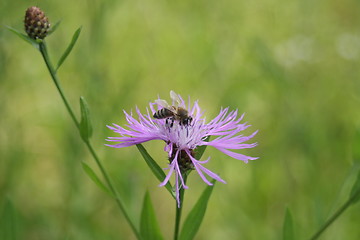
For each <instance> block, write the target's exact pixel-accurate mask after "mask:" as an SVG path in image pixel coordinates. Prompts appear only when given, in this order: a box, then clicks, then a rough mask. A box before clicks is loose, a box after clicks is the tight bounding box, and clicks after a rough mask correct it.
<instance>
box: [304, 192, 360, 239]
mask: <svg viewBox="0 0 360 240" xmlns="http://www.w3.org/2000/svg"><path fill="white" fill-rule="evenodd" d="M359 194H360V189H358V191H356V192H355V194H353V195H352V196H351V197H350V198H349V200H347V201H346V202H345V203H344V205H342V206H341V207H340V208H339V209H338V210H337V211H336V212H335V213H334V214H333V215H332V216H331V217H330V218H329V220H327V221H326V223H325V224H324V225H323V226H322V227H321V228H320V229H319V230H318V231H317V232H316V233H315V234H314V235H313V236H312V237H311V238H310V240H315V239H317V238H318V237H319V236H320V235H321V234H322V233H323V232H324V231H325V230H326V229H327V228H328V227H329V226H330V225H331V224H332V223H333V222H334V221H335V220H336V219H337V218H338V217H339V216H340V215H341V214H342V213H343V212H344V211H345V210H346V209H347V208H348V207H350V206H351V204H353V203H354V200H355V199H356V198H357V197H358V196H359Z"/></svg>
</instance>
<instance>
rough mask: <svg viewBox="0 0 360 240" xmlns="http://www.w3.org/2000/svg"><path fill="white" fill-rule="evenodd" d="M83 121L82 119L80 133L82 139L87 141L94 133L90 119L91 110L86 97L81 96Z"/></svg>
mask: <svg viewBox="0 0 360 240" xmlns="http://www.w3.org/2000/svg"><path fill="white" fill-rule="evenodd" d="M80 108H81V121H80V135H81V137H82V139H83V140H84V141H85V142H87V141H88V140H89V138H90V137H91V135H92V125H91V121H90V111H89V107H88V104H87V102H86V101H85V98H84V97H82V96H81V97H80Z"/></svg>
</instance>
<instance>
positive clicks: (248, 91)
mask: <svg viewBox="0 0 360 240" xmlns="http://www.w3.org/2000/svg"><path fill="white" fill-rule="evenodd" d="M31 2H33V4H35V2H34V1H30V3H25V2H23V1H2V2H1V3H0V22H1V23H2V24H6V25H9V26H12V27H15V28H18V29H22V24H23V15H24V12H25V9H26V8H27V7H29V6H30V5H31ZM39 7H40V8H42V9H43V10H44V11H45V12H46V14H47V15H48V17H49V18H50V21H52V22H53V23H55V22H56V21H57V20H59V19H62V23H61V26H60V27H59V29H58V30H57V32H56V33H55V34H53V35H52V36H50V37H49V38H48V39H47V42H48V46H49V51H50V54H51V57H52V59H53V62H55V60H56V59H58V58H59V57H60V56H61V54H62V51H63V50H64V49H65V47H66V45H67V44H68V42H70V40H71V36H72V34H73V32H74V31H75V30H76V29H77V28H78V27H79V26H80V25H82V26H83V28H82V33H81V36H80V38H79V41H78V43H77V45H76V46H75V48H74V50H73V52H72V53H71V54H70V56H69V58H68V59H67V61H66V62H65V63H64V64H63V66H62V67H61V69H60V70H59V77H60V79H61V80H62V84H63V87H64V89H65V91H66V94H67V96H68V98H69V99H70V101H71V103H72V104H73V106H74V108H76V109H77V110H79V107H78V99H79V96H80V95H83V96H85V97H86V99H87V101H88V103H89V106H90V109H91V114H92V116H93V124H94V136H93V139H92V142H93V144H94V146H95V148H96V149H97V150H98V152H99V155H100V156H101V158H102V159H103V162H104V165H105V166H106V168H107V169H108V171H109V172H110V175H111V177H112V178H113V180H114V182H115V184H116V186H117V189H118V190H119V192H120V194H121V195H122V196H123V198H124V201H125V202H126V204H127V205H128V207H129V208H130V209H131V212H132V214H133V215H134V217H135V218H136V219H137V220H138V218H139V215H140V210H139V206H141V202H142V198H143V195H144V193H145V190H146V189H148V190H149V191H150V194H151V198H152V199H153V202H154V203H155V205H156V206H155V210H156V212H157V215H158V219H159V221H160V223H161V229H162V231H163V232H164V233H165V236H167V237H168V238H169V237H170V236H172V231H173V219H174V205H175V203H174V202H173V201H172V199H171V197H170V196H168V193H167V192H166V190H165V189H164V188H158V187H157V185H158V181H157V180H156V178H155V177H153V176H152V174H151V172H150V171H149V169H147V167H146V164H145V163H144V161H143V160H142V159H141V156H140V154H139V153H138V152H137V149H136V148H135V147H133V148H128V149H110V148H106V147H105V146H104V145H103V144H104V143H105V141H104V139H105V138H106V137H107V136H110V135H111V136H113V133H112V132H110V131H109V130H108V129H107V128H106V127H105V125H106V124H110V123H113V122H114V123H118V124H125V120H124V117H123V114H122V109H125V110H128V111H129V110H130V109H134V108H135V106H139V107H140V108H141V109H143V110H144V109H145V107H146V106H147V103H148V101H151V100H153V99H155V98H156V97H157V96H158V94H159V95H160V96H161V97H163V98H167V97H168V94H169V91H170V90H171V89H173V90H175V91H176V92H178V93H180V94H181V95H182V96H188V95H190V96H191V98H192V99H193V100H195V99H199V100H200V105H201V106H202V108H203V109H205V110H206V114H207V118H208V119H210V118H211V117H214V116H215V114H217V112H218V110H219V108H220V107H221V106H223V107H226V106H230V107H231V108H232V109H235V108H238V109H239V111H240V112H246V116H245V120H246V121H248V122H249V123H251V124H252V125H253V127H252V129H251V130H256V129H259V130H260V132H259V134H258V135H257V137H256V141H257V142H259V146H258V147H256V148H255V149H252V150H249V151H247V152H246V153H247V154H249V155H251V156H259V157H260V159H259V160H256V161H252V162H250V163H249V164H247V165H246V164H243V163H242V162H239V161H236V160H233V159H229V158H227V157H226V156H224V155H223V154H221V153H219V152H217V151H216V150H214V149H211V148H208V149H207V151H206V153H205V157H206V156H211V157H212V161H210V163H209V168H210V169H212V170H213V171H214V172H217V173H219V174H221V176H222V177H223V178H224V179H225V180H226V181H227V182H228V184H226V185H223V184H218V185H217V186H216V188H215V189H214V190H215V191H214V193H213V196H212V199H211V200H210V202H209V208H208V211H207V214H206V216H205V222H204V223H203V225H202V227H201V229H200V232H199V234H198V235H197V238H196V239H222V238H227V239H279V238H280V236H281V234H282V229H281V227H282V223H283V218H284V213H285V207H286V206H289V208H290V210H291V212H292V216H293V220H294V230H295V234H296V235H297V239H304V238H305V239H306V238H307V237H309V236H310V235H311V234H313V233H314V231H315V230H316V229H317V228H318V227H319V226H320V225H321V224H322V222H324V221H325V220H326V218H327V217H328V216H329V214H331V211H334V209H336V208H337V207H338V206H340V205H341V203H342V202H344V201H345V199H346V197H347V196H348V192H349V191H350V188H351V183H352V182H351V181H353V180H354V179H355V178H354V173H353V171H351V170H350V169H351V168H352V166H353V164H354V161H359V158H360V155H359V142H360V140H359V139H360V135H359V129H360V122H359V120H358V119H359V116H360V114H359V107H358V106H359V102H360V95H359V90H360V81H359V74H360V70H359V68H358V66H359V61H360V60H359V58H360V31H359V23H360V15H359V14H358V12H359V10H360V3H359V2H358V1H352V0H345V1H335V0H331V1H281V0H278V1H275V0H267V1H262V2H258V1H257V2H254V1H253V2H245V1H243V2H239V1H234V0H232V1H231V0H230V1H226V2H219V1H201V0H200V1H165V0H160V1H154V0H150V1H141V0H138V1H121V2H117V1H106V2H105V1H104V2H100V1H94V0H87V1H85V0H82V1H79V2H77V3H76V4H74V3H72V2H69V1H61V2H43V3H42V4H41V5H39ZM0 98H1V101H0V112H1V118H0V204H1V206H3V207H2V208H0V209H6V208H4V206H8V205H9V202H8V201H10V202H11V206H12V208H13V209H14V212H15V213H16V221H15V223H16V225H17V226H16V228H15V229H16V231H18V232H17V233H16V236H17V237H18V239H64V238H66V239H134V236H133V235H132V233H131V230H130V228H129V227H128V225H127V223H126V222H125V220H124V218H123V216H122V215H121V214H120V213H119V211H118V210H117V208H116V205H115V203H114V201H113V200H112V199H110V198H109V197H108V196H107V195H106V194H104V193H103V192H102V191H101V190H99V189H98V188H97V187H96V186H95V184H93V182H92V181H91V180H90V179H88V177H87V176H86V174H84V172H83V171H82V169H81V161H87V162H88V163H89V164H90V165H92V164H93V162H92V159H91V158H90V156H89V154H88V152H87V151H86V150H85V149H84V146H83V144H82V143H81V141H80V137H79V136H78V135H77V133H76V131H75V127H74V126H73V123H72V122H71V119H70V117H69V116H68V115H67V113H66V111H65V108H64V106H63V104H62V102H61V100H60V97H59V96H58V94H57V92H56V90H55V87H54V86H53V84H52V82H51V81H50V76H49V74H48V73H47V71H46V68H45V65H44V63H43V62H42V59H41V57H40V54H39V53H38V52H37V51H36V50H35V49H33V48H32V47H31V46H30V45H28V44H27V43H25V42H24V41H22V40H21V39H19V38H17V37H16V36H15V35H13V34H12V33H10V32H9V31H7V30H6V29H5V28H4V27H1V29H0ZM78 113H79V111H78ZM145 147H147V149H148V151H149V152H150V153H151V154H152V155H153V157H154V158H155V159H158V161H159V162H160V163H161V162H162V166H164V167H165V166H166V160H165V154H164V153H163V151H162V148H163V144H162V143H160V142H159V143H156V142H155V143H148V144H145ZM242 152H244V151H242ZM92 166H94V165H92ZM94 169H96V168H95V166H94ZM345 180H346V181H345ZM344 181H345V184H344ZM189 185H190V189H189V191H188V192H187V193H186V196H185V198H186V204H188V206H189V209H190V205H191V204H194V203H195V202H196V200H197V198H198V196H199V195H200V193H201V191H202V189H203V188H204V187H205V184H204V183H203V182H202V181H200V179H199V178H198V177H197V176H195V174H194V175H193V176H190V177H189ZM8 199H9V200H8ZM156 203H158V204H156ZM189 209H186V207H185V213H186V212H187V211H188V210H189ZM2 212H3V213H7V212H8V211H5V210H3V211H2ZM358 212H359V204H358V205H355V206H353V207H352V208H351V209H350V210H349V211H347V212H345V214H344V215H343V216H341V218H340V219H338V221H337V222H336V223H335V224H334V225H333V226H331V228H330V229H328V230H327V231H326V232H325V234H324V236H323V239H357V238H358V236H359V235H360V232H359V229H358V225H359V222H360V216H359V214H358ZM2 216H4V215H2Z"/></svg>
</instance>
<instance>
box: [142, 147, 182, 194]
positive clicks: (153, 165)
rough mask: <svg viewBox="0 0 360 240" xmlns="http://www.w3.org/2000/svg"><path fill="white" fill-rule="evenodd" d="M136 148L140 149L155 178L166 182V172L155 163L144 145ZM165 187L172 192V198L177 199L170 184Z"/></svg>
mask: <svg viewBox="0 0 360 240" xmlns="http://www.w3.org/2000/svg"><path fill="white" fill-rule="evenodd" d="M136 147H137V148H138V150H139V152H140V153H141V155H142V156H143V158H144V160H145V162H146V163H147V165H148V166H149V167H150V169H151V171H152V172H153V173H154V175H155V177H156V178H157V179H159V181H160V182H162V181H164V179H165V177H166V175H165V173H164V171H163V170H162V169H161V167H160V166H159V165H158V164H157V163H156V162H155V161H154V159H153V158H152V157H151V156H150V155H149V153H148V152H147V151H146V149H145V148H144V147H143V145H141V144H137V145H136ZM165 187H166V189H167V190H168V191H169V192H170V194H171V196H173V198H175V194H174V192H173V190H172V188H171V185H170V183H169V182H168V183H167V184H166V185H165Z"/></svg>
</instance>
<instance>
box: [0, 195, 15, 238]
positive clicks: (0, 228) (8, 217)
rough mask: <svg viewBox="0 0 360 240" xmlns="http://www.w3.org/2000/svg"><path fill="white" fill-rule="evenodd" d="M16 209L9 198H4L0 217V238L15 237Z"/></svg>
mask: <svg viewBox="0 0 360 240" xmlns="http://www.w3.org/2000/svg"><path fill="white" fill-rule="evenodd" d="M16 218H17V217H16V210H15V208H14V205H13V204H12V202H11V201H10V199H8V198H6V200H5V202H4V207H3V209H2V213H1V218H0V239H9V240H16V239H17V235H18V234H17V221H16Z"/></svg>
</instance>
